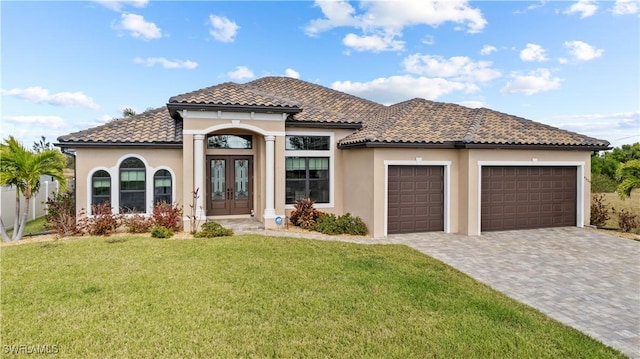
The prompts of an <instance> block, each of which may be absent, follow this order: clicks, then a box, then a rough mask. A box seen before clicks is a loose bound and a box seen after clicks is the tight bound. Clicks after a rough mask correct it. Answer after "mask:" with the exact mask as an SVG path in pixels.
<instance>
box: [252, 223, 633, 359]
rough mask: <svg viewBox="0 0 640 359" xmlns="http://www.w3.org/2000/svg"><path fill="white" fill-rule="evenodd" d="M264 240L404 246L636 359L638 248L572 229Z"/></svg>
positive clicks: (588, 230) (590, 232)
mask: <svg viewBox="0 0 640 359" xmlns="http://www.w3.org/2000/svg"><path fill="white" fill-rule="evenodd" d="M262 233H265V232H262ZM266 234H269V235H272V234H273V235H286V236H295V237H305V238H315V239H332V240H343V241H348V242H356V243H394V244H404V245H407V246H410V247H412V248H414V249H416V250H419V251H421V252H423V253H425V254H427V255H429V256H432V257H434V258H437V259H439V260H441V261H443V262H445V263H447V264H449V265H451V266H452V267H454V268H457V269H458V270H460V271H462V272H464V273H466V274H467V275H469V276H471V277H473V278H475V279H477V280H479V281H481V282H483V283H485V284H487V285H489V286H491V287H492V288H494V289H496V290H498V291H500V292H502V293H504V294H506V295H508V296H510V297H512V298H514V299H517V300H519V301H521V302H523V303H525V304H528V305H530V306H532V307H534V308H536V309H538V310H540V311H541V312H543V313H545V314H547V315H549V316H550V317H552V318H554V319H556V320H558V321H560V322H562V323H564V324H566V325H569V326H571V327H573V328H576V329H578V330H580V331H582V332H583V333H586V334H587V335H589V336H591V337H593V338H595V339H597V340H600V341H602V342H603V343H605V344H607V345H610V346H612V347H614V348H616V349H618V350H620V351H622V352H624V353H625V354H627V355H629V356H631V357H632V358H640V242H636V241H633V240H630V239H623V238H618V237H614V236H612V235H608V234H605V233H601V232H597V231H594V230H591V229H582V228H574V227H567V228H564V227H563V228H548V229H535V230H524V231H505V232H487V233H483V234H482V235H481V236H473V237H469V236H464V235H457V234H444V233H433V232H431V233H412V234H401V235H400V234H399V235H390V236H388V237H387V238H373V239H357V240H354V239H352V238H340V237H329V236H324V235H320V234H301V233H291V232H288V233H287V232H285V233H283V232H276V231H266Z"/></svg>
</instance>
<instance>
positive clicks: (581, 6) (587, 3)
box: [564, 0, 598, 19]
mask: <svg viewBox="0 0 640 359" xmlns="http://www.w3.org/2000/svg"><path fill="white" fill-rule="evenodd" d="M597 10H598V5H596V4H595V1H593V0H578V1H577V2H575V3H574V4H573V5H571V6H570V7H569V8H568V9H566V10H565V11H564V13H565V14H567V15H573V14H580V18H581V19H584V18H585V17H589V16H592V15H593V14H595V13H596V11H597Z"/></svg>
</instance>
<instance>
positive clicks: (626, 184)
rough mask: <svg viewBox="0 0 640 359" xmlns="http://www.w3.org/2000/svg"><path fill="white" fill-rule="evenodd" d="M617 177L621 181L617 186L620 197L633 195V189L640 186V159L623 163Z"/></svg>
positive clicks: (619, 167)
mask: <svg viewBox="0 0 640 359" xmlns="http://www.w3.org/2000/svg"><path fill="white" fill-rule="evenodd" d="M616 177H618V181H620V184H619V185H618V188H616V192H618V195H619V196H620V198H622V199H625V198H629V197H631V191H633V190H634V189H635V188H640V160H631V161H627V162H625V163H621V164H620V165H619V166H618V170H617V171H616Z"/></svg>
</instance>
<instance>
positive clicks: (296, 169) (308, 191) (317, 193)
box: [285, 133, 333, 205]
mask: <svg viewBox="0 0 640 359" xmlns="http://www.w3.org/2000/svg"><path fill="white" fill-rule="evenodd" d="M332 137H333V136H331V135H324V134H307V133H300V134H290V135H287V136H286V137H285V141H286V142H285V150H286V151H285V155H286V158H285V170H286V175H285V177H286V190H285V194H286V199H285V203H286V204H289V205H291V204H294V203H295V202H296V201H297V200H300V199H303V198H311V199H312V200H313V201H314V202H315V203H317V204H330V203H331V202H332V195H331V193H332V192H331V191H332V190H333V189H332V180H331V179H332V176H333V173H332V162H333V151H332V149H331V143H332V142H333V139H332Z"/></svg>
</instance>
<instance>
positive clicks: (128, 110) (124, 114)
mask: <svg viewBox="0 0 640 359" xmlns="http://www.w3.org/2000/svg"><path fill="white" fill-rule="evenodd" d="M135 115H137V113H136V110H134V109H132V108H131V107H126V108H124V109H123V110H122V118H129V117H133V116H135Z"/></svg>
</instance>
